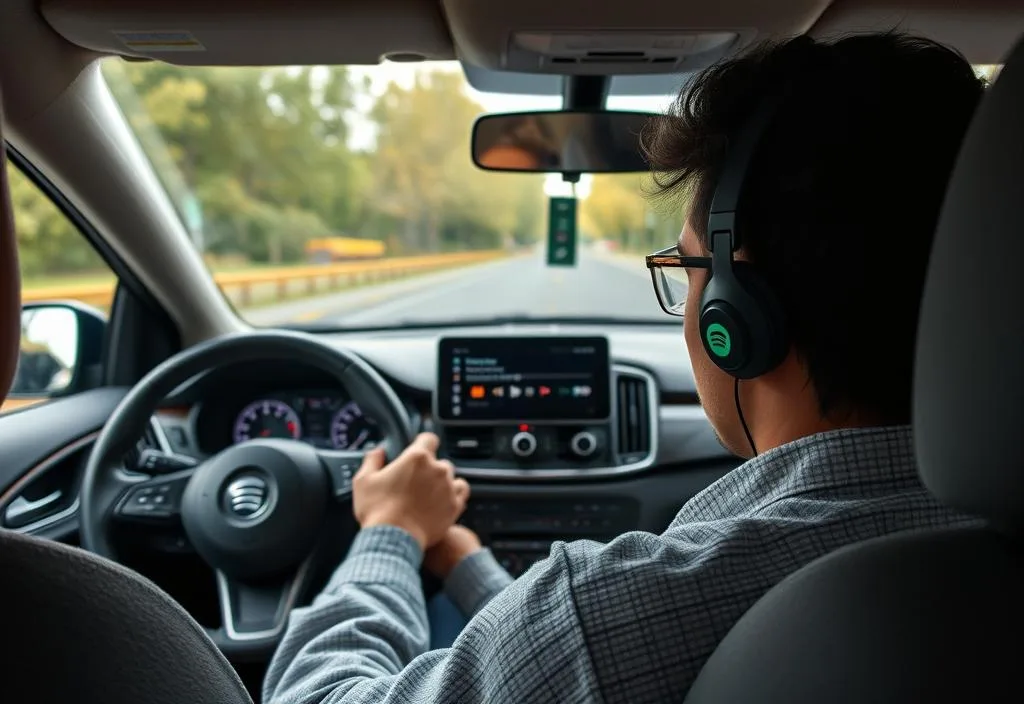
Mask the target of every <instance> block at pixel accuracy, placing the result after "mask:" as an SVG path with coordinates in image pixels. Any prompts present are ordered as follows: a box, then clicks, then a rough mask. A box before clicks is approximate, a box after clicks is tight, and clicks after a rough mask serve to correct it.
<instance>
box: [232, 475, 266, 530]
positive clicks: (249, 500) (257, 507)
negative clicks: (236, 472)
mask: <svg viewBox="0 0 1024 704" xmlns="http://www.w3.org/2000/svg"><path fill="white" fill-rule="evenodd" d="M269 494H270V488H269V486H268V485H267V481H266V480H265V479H264V478H263V477H260V476H259V475H256V474H250V475H248V476H241V477H238V478H237V479H235V480H234V481H232V482H231V483H230V484H228V485H227V488H226V489H225V490H224V508H225V510H227V511H228V512H230V513H231V514H233V515H234V516H235V517H236V518H238V519H240V520H243V521H254V520H256V519H257V518H259V517H260V516H262V515H263V514H264V513H266V512H267V509H268V508H269V507H270V501H269V499H270V496H269Z"/></svg>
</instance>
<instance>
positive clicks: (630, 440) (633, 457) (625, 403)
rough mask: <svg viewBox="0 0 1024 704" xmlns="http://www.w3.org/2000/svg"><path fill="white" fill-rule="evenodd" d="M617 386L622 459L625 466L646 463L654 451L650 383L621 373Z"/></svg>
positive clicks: (619, 445)
mask: <svg viewBox="0 0 1024 704" xmlns="http://www.w3.org/2000/svg"><path fill="white" fill-rule="evenodd" d="M615 384H616V386H615V391H616V403H617V409H616V410H617V411H618V424H619V427H618V429H617V432H618V437H617V440H618V454H619V460H620V461H621V462H623V463H624V464H631V463H633V462H642V461H643V460H644V459H645V458H646V457H647V455H648V454H650V452H651V405H650V404H651V399H650V398H649V391H648V386H647V380H646V379H644V378H643V377H639V376H633V375H631V374H623V373H620V374H619V375H618V377H617V379H616V382H615Z"/></svg>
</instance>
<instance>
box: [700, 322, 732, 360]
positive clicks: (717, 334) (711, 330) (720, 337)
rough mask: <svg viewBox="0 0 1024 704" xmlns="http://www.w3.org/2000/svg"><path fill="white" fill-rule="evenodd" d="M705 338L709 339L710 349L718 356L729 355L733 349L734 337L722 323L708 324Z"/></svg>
mask: <svg viewBox="0 0 1024 704" xmlns="http://www.w3.org/2000/svg"><path fill="white" fill-rule="evenodd" d="M704 338H705V339H706V340H707V341H708V349H710V350H711V352H712V353H713V354H714V355H715V356H716V357H728V356H729V352H731V351H732V337H731V336H730V335H729V331H728V330H726V329H725V326H724V325H722V324H721V323H711V325H708V329H707V331H706V332H705V333H704Z"/></svg>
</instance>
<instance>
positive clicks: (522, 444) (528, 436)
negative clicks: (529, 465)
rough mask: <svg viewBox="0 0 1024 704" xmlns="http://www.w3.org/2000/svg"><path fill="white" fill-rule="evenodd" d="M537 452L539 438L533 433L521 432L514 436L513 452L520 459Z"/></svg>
mask: <svg viewBox="0 0 1024 704" xmlns="http://www.w3.org/2000/svg"><path fill="white" fill-rule="evenodd" d="M536 451H537V438H536V436H535V435H534V434H533V433H527V432H520V433H516V434H515V435H513V436H512V452H513V453H514V454H515V455H516V456H518V457H529V456H530V455H532V454H533V453H534V452H536Z"/></svg>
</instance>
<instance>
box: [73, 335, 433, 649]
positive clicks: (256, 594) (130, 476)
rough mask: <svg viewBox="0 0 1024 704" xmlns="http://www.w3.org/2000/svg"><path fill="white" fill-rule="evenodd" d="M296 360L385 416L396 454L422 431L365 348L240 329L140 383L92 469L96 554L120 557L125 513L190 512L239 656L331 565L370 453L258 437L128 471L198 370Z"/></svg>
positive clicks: (164, 515) (188, 530)
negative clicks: (202, 455) (167, 404)
mask: <svg viewBox="0 0 1024 704" xmlns="http://www.w3.org/2000/svg"><path fill="white" fill-rule="evenodd" d="M288 359H293V360H296V361H301V362H303V363H307V364H310V365H312V366H314V367H316V368H318V369H320V370H322V371H324V372H327V373H328V374H330V375H332V376H333V377H334V378H335V379H337V380H338V381H339V382H340V383H341V384H342V385H343V386H344V388H345V389H346V390H347V391H348V392H349V393H350V394H351V396H352V398H353V400H355V401H356V402H357V403H358V404H359V405H360V406H361V407H362V408H363V409H364V410H365V411H366V412H367V414H368V415H370V416H371V417H373V418H374V420H375V421H376V422H377V424H378V426H379V427H380V429H381V432H382V435H383V447H384V449H385V452H386V453H387V455H388V457H389V459H390V458H394V457H395V456H396V455H397V454H398V452H400V451H401V450H402V449H403V448H404V447H405V446H406V445H408V444H409V442H410V441H411V440H412V436H413V431H412V428H411V426H410V421H409V416H408V413H407V412H406V410H405V408H404V407H403V406H402V403H401V401H399V399H398V397H397V396H396V395H395V392H394V391H393V390H392V389H391V387H390V386H389V385H388V383H387V382H386V381H385V380H384V379H383V378H382V377H381V376H380V374H378V373H377V372H376V371H375V370H374V369H373V368H372V367H370V366H369V365H368V364H367V363H366V362H364V361H363V360H362V359H360V358H359V357H357V356H355V355H354V354H352V353H349V352H346V351H345V350H342V349H337V348H334V347H331V346H329V345H327V344H325V343H323V342H321V341H320V340H318V339H316V338H315V337H313V336H311V335H306V334H303V333H297V332H283V331H260V332H255V333H252V332H250V333H238V334H232V335H229V336H226V337H221V338H217V339H214V340H211V341H209V342H204V343H201V344H199V345H196V346H194V347H190V348H189V349H187V350H184V351H182V352H181V353H179V354H177V355H175V356H174V357H172V358H170V359H168V360H167V361H165V362H163V363H162V364H160V365H159V366H157V367H156V368H155V369H153V370H152V371H151V372H150V373H149V374H147V375H146V376H145V377H144V378H143V379H142V380H141V381H139V383H138V384H136V386H135V387H134V388H133V389H131V391H129V392H128V394H127V395H126V396H125V397H124V399H123V400H122V401H121V403H120V404H118V406H117V408H115V409H114V412H113V414H112V415H111V416H110V419H109V420H108V421H107V423H106V425H104V427H103V429H102V431H101V432H100V434H99V437H98V438H97V439H96V442H95V443H94V445H93V447H92V451H91V453H90V454H89V458H88V460H87V462H86V466H85V472H84V475H83V478H82V488H81V496H80V501H81V506H80V510H79V520H80V531H81V537H82V546H83V547H84V548H85V549H87V550H89V551H91V552H94V553H96V554H98V555H102V556H103V557H106V558H109V559H112V560H115V561H116V560H117V555H116V551H115V548H114V544H113V541H112V536H113V532H114V531H115V530H116V524H117V523H121V522H123V521H146V522H151V523H155V524H157V525H161V524H163V525H174V524H176V522H177V521H179V520H180V522H181V524H182V526H183V527H184V529H185V534H186V535H187V536H188V539H189V541H190V542H191V544H192V547H193V548H194V549H195V551H196V552H197V553H198V554H199V556H200V557H201V558H202V559H203V560H205V561H206V563H207V564H209V565H210V567H212V568H213V569H214V571H215V573H216V577H217V594H218V600H219V603H220V610H221V617H222V618H221V622H222V626H221V627H219V628H216V629H210V628H208V629H207V633H208V634H209V635H210V637H211V638H212V639H213V641H214V643H216V644H217V645H218V646H219V647H220V648H221V650H222V651H223V652H224V653H225V655H227V656H228V657H234V658H237V659H244V658H246V657H253V656H257V655H260V654H265V653H267V652H270V651H272V650H273V648H274V647H275V646H276V645H277V643H278V641H279V640H280V638H281V635H282V634H283V632H284V627H285V623H286V621H287V618H288V613H289V611H291V608H292V607H293V606H294V605H295V603H296V601H297V599H298V598H299V597H300V595H301V594H303V593H304V592H305V591H306V590H307V589H308V587H309V586H310V583H311V581H312V580H313V579H314V576H315V575H316V574H317V573H319V572H321V571H322V569H323V568H325V567H327V565H325V564H323V562H324V560H325V559H327V558H326V557H325V553H326V552H327V551H325V550H322V549H318V548H319V547H320V546H322V544H323V543H324V539H325V535H324V533H325V530H326V527H327V526H329V525H330V524H331V520H330V519H331V518H337V517H338V516H339V514H341V513H343V512H347V513H348V516H349V517H351V505H350V499H351V494H352V475H353V474H354V473H355V471H356V470H357V469H358V468H359V465H360V464H361V462H362V459H363V453H362V452H358V451H346V450H320V449H315V448H313V447H312V446H310V445H308V444H305V443H302V442H299V441H297V440H281V439H256V440H249V441H246V442H243V443H241V444H238V445H234V446H232V447H229V448H227V449H225V450H223V451H221V452H219V453H217V454H216V455H214V456H213V457H210V458H208V459H206V460H205V461H203V462H201V463H199V464H197V465H196V466H193V467H188V468H185V469H178V470H177V471H172V472H170V473H167V474H155V475H154V476H147V475H144V474H138V473H134V472H129V471H126V470H125V467H124V457H125V455H126V453H127V452H128V451H129V450H130V449H131V448H132V447H134V446H135V444H136V443H137V442H138V439H139V438H140V437H142V435H143V433H144V431H145V427H146V424H147V423H148V422H149V419H150V417H151V416H152V415H153V413H154V412H155V411H156V409H157V407H158V405H159V404H160V402H161V401H162V400H163V399H164V397H166V396H167V394H169V393H170V392H171V391H173V390H174V389H175V388H177V387H178V386H179V385H181V384H183V383H184V382H186V381H188V380H189V379H191V378H192V377H194V376H196V375H197V374H200V373H202V372H206V371H210V370H212V369H215V368H217V367H221V366H225V365H228V364H233V363H237V362H246V361H257V360H288ZM331 537H335V538H337V536H331ZM346 549H347V547H346ZM331 559H335V560H336V559H337V557H336V555H335V556H334V557H333V558H331ZM126 606H130V605H126Z"/></svg>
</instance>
